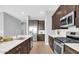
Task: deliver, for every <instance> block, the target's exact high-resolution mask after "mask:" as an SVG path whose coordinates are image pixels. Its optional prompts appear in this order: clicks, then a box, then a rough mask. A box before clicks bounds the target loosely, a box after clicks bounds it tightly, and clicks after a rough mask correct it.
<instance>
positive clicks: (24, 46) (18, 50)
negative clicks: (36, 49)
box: [5, 37, 32, 54]
mask: <svg viewBox="0 0 79 59" xmlns="http://www.w3.org/2000/svg"><path fill="white" fill-rule="evenodd" d="M31 44H32V37H31V38H29V39H27V40H26V41H24V42H22V43H21V44H19V45H18V46H16V47H14V48H13V49H11V50H10V51H8V52H6V53H5V54H28V53H29V52H30V50H31V48H32V46H31Z"/></svg>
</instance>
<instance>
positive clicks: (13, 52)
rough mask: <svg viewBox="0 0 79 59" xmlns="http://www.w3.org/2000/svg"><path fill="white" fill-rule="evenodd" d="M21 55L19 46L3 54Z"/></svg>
mask: <svg viewBox="0 0 79 59" xmlns="http://www.w3.org/2000/svg"><path fill="white" fill-rule="evenodd" d="M20 53H21V46H20V45H18V46H17V47H15V48H13V49H11V50H10V51H8V52H7V53H5V54H20Z"/></svg>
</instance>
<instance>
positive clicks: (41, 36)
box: [37, 34, 45, 41]
mask: <svg viewBox="0 0 79 59" xmlns="http://www.w3.org/2000/svg"><path fill="white" fill-rule="evenodd" d="M44 40H45V34H38V35H37V41H44Z"/></svg>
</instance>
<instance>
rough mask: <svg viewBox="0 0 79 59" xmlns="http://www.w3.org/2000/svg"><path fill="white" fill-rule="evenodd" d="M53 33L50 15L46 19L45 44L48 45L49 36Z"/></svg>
mask: <svg viewBox="0 0 79 59" xmlns="http://www.w3.org/2000/svg"><path fill="white" fill-rule="evenodd" d="M51 31H52V16H50V15H49V14H48V13H47V15H46V18H45V43H46V44H47V45H48V35H49V34H50V33H51Z"/></svg>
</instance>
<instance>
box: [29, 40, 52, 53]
mask: <svg viewBox="0 0 79 59" xmlns="http://www.w3.org/2000/svg"><path fill="white" fill-rule="evenodd" d="M52 53H53V51H52V50H51V48H50V47H49V46H48V45H45V43H44V41H39V42H34V43H33V48H32V50H31V52H30V54H52Z"/></svg>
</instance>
